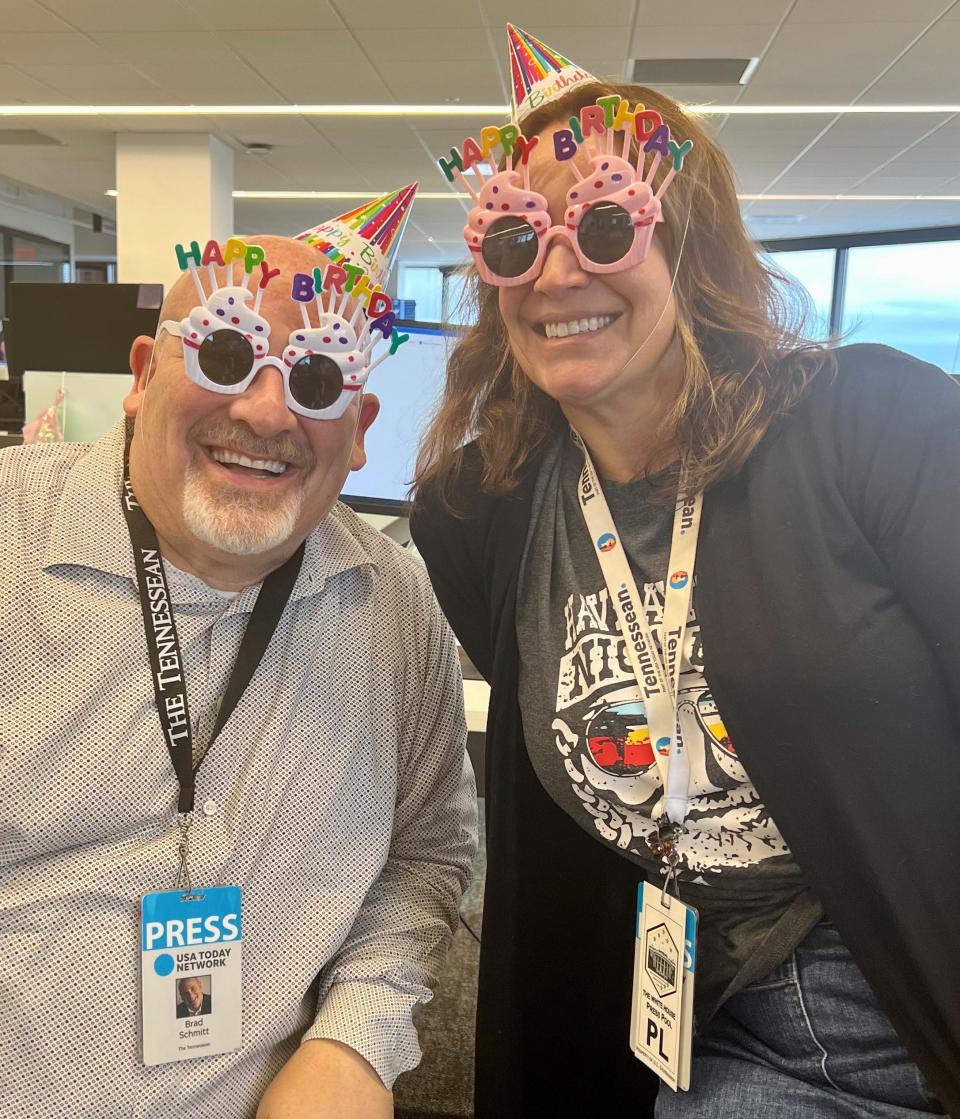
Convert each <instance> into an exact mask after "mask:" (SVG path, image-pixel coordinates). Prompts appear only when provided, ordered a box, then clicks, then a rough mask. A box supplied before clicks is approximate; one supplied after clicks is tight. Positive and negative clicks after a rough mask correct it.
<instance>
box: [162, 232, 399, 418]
mask: <svg viewBox="0 0 960 1119" xmlns="http://www.w3.org/2000/svg"><path fill="white" fill-rule="evenodd" d="M251 247H253V248H255V247H256V246H251ZM228 267H229V273H228V279H229V280H230V283H228V285H226V286H224V287H218V286H216V285H217V277H216V272H215V271H214V269H213V266H212V265H210V266H209V271H210V279H211V284H212V285H213V291H212V292H211V293H210V295H209V296H208V295H206V294H205V293H204V290H203V286H202V284H201V282H200V279H199V276H198V275H197V272H196V269H195V268H191V274H192V275H193V278H194V283H195V285H196V287H197V292H198V294H199V296H200V298H201V301H202V305H201V306H199V307H195V308H194V309H193V310H192V311H191V312H190V314H189V316H187V318H185V319H181V320H180V322H176V321H174V320H172V319H165V320H164V321H163V322H162V323H161V324H160V330H161V331H165V332H166V333H168V334H171V335H173V336H174V337H178V338H180V340H181V342H182V344H183V357H184V367H185V369H186V373H187V377H188V378H189V379H190V380H191V381H192V382H193V383H194V384H196V385H198V386H199V387H200V388H204V389H207V390H208V391H209V392H216V393H222V394H224V395H227V396H231V395H236V394H239V393H242V392H245V391H246V390H247V389H248V388H249V387H250V385H251V384H252V383H253V380H254V378H255V377H256V376H257V374H258V373H259V372H260V370H261V369H264V368H265V367H267V366H273V367H275V368H279V369H280V372H281V374H282V376H283V386H284V399H285V400H286V404H287V407H288V408H289V409H290V411H291V412H295V413H296V414H297V415H300V416H304V417H306V418H307V419H311V420H336V419H339V418H340V417H341V416H342V415H343V414H344V412H345V411H346V410H347V408H348V407H349V406H350V402H351V400H352V399H354V394H355V393H358V392H360V391H361V389H362V388H363V386H364V384H365V383H366V380H367V378H368V377H369V375H370V373H371V372H372V371H373V370H374V369H375V368H376V367H377V365H379V364H380V362H381V361H383V359H384V358H385V357H387V356H388V354H387V353H384V354H382V355H381V356H380V357H379V358H377V360H376V361H374V362H372V363H371V362H370V355H371V351H372V350H373V347H374V346H375V345H376V343H377V342H378V341H379V340H380V339H379V338H376V337H375V336H374V337H371V336H370V335H371V332H370V330H369V329H368V323H367V320H366V317H365V315H364V310H363V304H362V303H361V302H360V301H359V300H354V299H352V297H351V296H350V295H349V293H347V292H344V293H343V294H342V295H340V296H338V295H337V293H335V292H334V293H331V294H329V295H328V296H327V298H328V301H329V304H330V306H329V309H327V308H325V307H324V304H323V298H324V296H323V293H322V292H320V291H317V293H316V296H315V298H314V300H313V302H314V303H315V304H316V310H317V317H318V320H319V321H318V324H317V326H313V325H312V324H311V322H310V315H309V312H308V310H307V304H306V303H305V302H304V301H303V300H302V299H298V300H297V302H298V303H299V305H300V312H301V316H302V318H303V327H302V329H298V330H294V331H291V333H290V336H289V338H288V340H287V345H286V346H285V348H284V350H283V354H282V355H281V356H280V357H279V358H278V357H276V356H271V355H270V354H269V353H268V350H269V338H270V323H269V322H268V321H267V320H266V319H265V318H263V317H262V316H261V315H260V314H259V310H260V302H261V300H262V298H263V292H264V290H265V288H266V286H267V283H269V282H270V279H272V278H273V276H275V275H277V273H276V272H273V273H272V274H271V273H270V271H269V269H268V268H266V267H265V268H264V269H263V273H262V276H261V279H260V280H259V282H258V283H257V292H256V296H255V297H254V295H253V293H252V292H251V291H250V290H249V288H248V287H247V286H246V283H244V284H240V285H234V284H233V283H232V281H233V264H232V263H231V264H230V265H229V266H228ZM251 275H253V273H251ZM248 282H249V277H248V280H247V283H248ZM251 299H252V300H254V303H253V307H252V308H251V307H249V306H247V304H248V303H249V302H250V300H251ZM351 302H353V303H354V304H355V305H354V306H353V307H352V308H351V307H349V306H348V304H350V303H351Z"/></svg>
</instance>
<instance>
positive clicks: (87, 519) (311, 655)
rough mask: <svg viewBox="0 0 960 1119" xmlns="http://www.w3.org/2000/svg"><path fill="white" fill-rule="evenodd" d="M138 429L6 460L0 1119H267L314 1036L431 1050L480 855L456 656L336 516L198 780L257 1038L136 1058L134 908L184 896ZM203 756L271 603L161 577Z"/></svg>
mask: <svg viewBox="0 0 960 1119" xmlns="http://www.w3.org/2000/svg"><path fill="white" fill-rule="evenodd" d="M122 447H123V425H122V424H120V425H118V426H117V427H116V428H115V429H114V430H113V431H112V432H111V433H110V434H109V435H107V436H105V437H104V438H103V439H102V440H101V441H100V442H98V443H96V444H94V445H93V446H82V445H78V444H61V445H57V446H30V447H23V448H14V449H11V450H7V451H4V452H2V453H0V1114H2V1115H3V1117H4V1119H19V1117H21V1116H23V1117H29V1119H37V1117H39V1116H57V1117H58V1119H59V1117H60V1116H70V1117H71V1119H81V1117H84V1116H91V1117H92V1116H97V1117H101V1116H102V1117H107V1116H109V1117H110V1119H114V1117H118V1116H138V1117H140V1116H178V1117H180V1116H224V1117H229V1119H235V1117H240V1116H244V1115H252V1114H253V1112H254V1110H255V1109H256V1104H257V1101H258V1099H259V1097H260V1095H261V1094H262V1092H263V1090H264V1089H265V1088H266V1086H267V1084H268V1083H269V1081H270V1079H271V1078H272V1077H273V1075H274V1074H275V1073H276V1072H277V1071H278V1070H279V1068H280V1067H281V1066H282V1064H283V1063H284V1062H285V1061H286V1060H287V1058H288V1057H289V1056H290V1055H291V1053H292V1052H293V1051H294V1049H295V1048H296V1046H297V1044H298V1043H299V1041H300V1039H301V1037H305V1038H333V1039H336V1040H338V1041H342V1042H344V1043H346V1044H347V1045H349V1046H351V1047H353V1048H354V1049H356V1050H357V1051H358V1052H360V1053H361V1054H363V1056H364V1057H366V1058H367V1060H369V1061H370V1063H371V1064H372V1065H373V1067H374V1068H375V1069H376V1070H377V1072H378V1073H379V1074H380V1076H381V1077H382V1079H383V1080H384V1082H385V1083H386V1084H387V1085H388V1086H390V1085H391V1084H392V1083H393V1080H394V1079H395V1077H396V1076H397V1075H398V1074H399V1073H400V1072H402V1071H404V1070H406V1069H409V1068H412V1067H413V1066H414V1065H415V1064H416V1063H417V1061H418V1059H419V1048H418V1045H417V1040H416V1032H415V1030H414V1028H413V1026H412V1024H411V1017H410V1016H411V1011H412V1010H413V1008H414V1007H415V1006H416V1005H417V1003H418V1002H422V1001H424V1000H425V999H427V998H428V997H429V986H430V984H431V982H432V981H433V977H434V976H435V975H436V971H437V967H438V964H439V963H440V961H441V959H442V957H443V954H444V952H445V949H446V945H447V942H448V940H449V937H450V933H451V929H452V928H453V927H455V923H456V920H457V905H458V901H459V897H460V893H461V891H462V889H463V887H464V884H465V880H466V877H467V873H468V868H469V865H470V862H471V860H472V857H473V854H474V850H475V826H476V807H475V796H474V785H473V777H472V774H471V772H470V769H469V764H468V763H467V762H466V761H465V757H464V741H465V737H466V732H465V727H464V720H463V698H462V690H461V684H460V676H459V664H458V660H457V655H456V648H455V645H454V642H453V640H452V638H451V635H450V632H449V630H448V628H447V626H446V623H445V622H444V620H443V617H442V615H441V614H440V611H439V609H438V607H437V605H436V602H435V600H434V598H433V594H432V592H431V590H430V585H429V583H428V581H427V578H426V575H425V573H424V572H423V570H422V569H421V568H420V567H419V565H418V564H417V563H416V562H415V561H413V560H412V559H411V558H410V557H409V556H407V555H406V554H405V553H404V552H403V551H402V550H401V549H399V548H397V547H396V546H395V545H394V544H393V543H391V542H390V541H389V540H387V539H386V538H384V537H383V536H381V535H380V534H379V533H376V532H374V531H373V530H372V529H370V528H369V527H368V526H366V525H365V524H364V523H363V522H362V521H360V520H359V518H357V517H356V516H355V515H354V514H353V513H352V512H351V511H350V510H349V509H347V508H345V507H344V506H342V505H337V506H336V507H335V508H334V509H333V511H332V512H331V513H330V514H329V516H327V517H326V518H325V519H324V521H323V522H322V523H321V524H320V525H319V526H318V527H317V528H316V529H315V530H314V531H313V533H311V535H310V536H309V538H308V540H307V545H306V554H305V557H304V562H303V567H302V569H301V571H300V575H299V577H298V579H297V582H296V585H295V587H294V590H293V594H292V596H291V599H290V602H289V603H288V605H287V608H286V610H285V611H284V614H283V616H282V618H281V620H280V623H279V625H278V627H277V631H276V633H275V634H274V636H273V640H272V641H271V644H270V646H269V648H268V650H267V652H266V654H265V656H264V659H263V661H262V663H261V664H260V666H259V668H258V669H257V672H256V675H255V676H254V678H253V680H252V681H251V683H250V684H249V686H248V687H247V690H246V692H245V694H244V696H243V697H242V699H241V700H240V703H239V704H238V706H237V708H236V709H235V711H234V712H233V714H232V715H231V717H230V719H229V721H228V722H227V724H226V726H225V727H224V729H223V731H222V732H221V733H220V735H219V737H218V738H217V740H216V742H215V743H214V745H213V746H212V748H211V749H210V751H209V753H208V754H207V755H206V756H205V757H204V758H203V764H202V765H201V767H200V771H199V774H198V778H197V790H196V804H197V812H196V813H195V817H194V821H193V825H192V828H191V845H192V856H191V870H192V873H193V880H194V882H195V884H196V885H197V886H200V887H202V886H204V885H206V886H213V885H239V886H241V887H242V889H243V892H244V902H243V905H244V914H243V920H244V947H243V979H244V992H243V1019H244V1020H243V1047H242V1049H240V1050H239V1051H238V1052H235V1053H231V1054H224V1055H221V1056H212V1057H206V1058H201V1059H198V1060H192V1061H185V1062H180V1063H177V1064H170V1065H160V1066H157V1067H153V1068H146V1067H144V1066H143V1065H142V1064H141V1063H140V1060H139V1040H138V1021H139V994H138V991H139V962H138V960H139V956H138V952H139V941H138V927H139V926H138V902H139V898H140V897H141V895H143V894H144V893H148V892H152V891H154V890H162V889H170V888H172V887H173V885H174V877H175V870H176V843H175V835H176V831H175V808H176V796H177V782H176V778H175V776H174V773H173V768H172V765H171V761H170V756H169V754H168V752H167V748H166V745H165V742H164V739H163V737H162V732H161V729H160V723H159V720H158V718H157V712H156V707H155V699H154V691H153V686H152V682H151V675H150V665H149V661H148V658H147V650H146V646H145V642H144V634H143V621H142V615H141V612H140V603H139V599H138V596H137V592H136V584H135V573H134V566H133V556H132V550H131V545H130V539H129V536H128V534H127V529H126V524H125V522H124V520H123V515H122V513H121V509H120V496H119V495H120V482H121V468H122V461H121V460H122ZM167 577H168V580H169V583H170V591H171V597H172V600H173V605H174V610H175V616H176V621H177V628H178V631H179V636H180V643H181V649H182V653H183V659H184V664H185V668H186V683H187V691H188V698H189V703H190V713H191V718H192V721H193V723H194V735H195V742H196V745H197V749H198V751H200V752H202V751H203V750H204V749H205V746H206V742H207V739H208V737H209V734H210V732H211V730H212V728H213V723H214V720H215V717H216V710H217V705H218V703H219V701H220V699H221V697H222V695H223V692H224V688H225V685H226V681H227V680H228V678H229V675H230V671H231V669H232V667H233V662H234V658H235V656H236V653H237V649H238V647H239V644H240V640H241V637H242V635H243V630H244V627H245V625H246V623H247V621H248V619H249V616H250V612H251V610H252V608H253V605H254V602H255V601H256V596H257V593H258V588H257V587H249V588H247V589H246V590H244V591H242V592H241V593H240V594H238V595H226V594H224V593H222V592H218V591H215V590H212V589H211V588H209V587H207V586H206V585H205V584H204V583H203V582H201V581H200V580H199V579H197V578H195V577H193V576H190V575H186V574H184V573H183V572H179V571H177V570H176V569H175V568H173V567H171V566H169V565H168V566H167Z"/></svg>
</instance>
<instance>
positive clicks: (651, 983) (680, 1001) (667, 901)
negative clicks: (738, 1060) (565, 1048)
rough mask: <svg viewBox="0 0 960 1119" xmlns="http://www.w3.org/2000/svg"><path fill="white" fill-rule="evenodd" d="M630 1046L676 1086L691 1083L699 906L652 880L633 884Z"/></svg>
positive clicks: (649, 1065)
mask: <svg viewBox="0 0 960 1119" xmlns="http://www.w3.org/2000/svg"><path fill="white" fill-rule="evenodd" d="M636 938H637V939H636V947H635V951H634V958H633V999H632V1009H631V1016H630V1048H631V1049H632V1050H633V1054H634V1056H635V1057H637V1058H638V1059H639V1060H641V1061H643V1063H644V1064H645V1065H646V1066H647V1067H648V1068H651V1069H653V1071H654V1072H655V1073H656V1074H657V1076H659V1077H660V1079H661V1080H662V1081H663V1082H664V1083H665V1084H669V1085H670V1087H671V1088H673V1090H674V1091H676V1090H677V1088H679V1089H680V1090H681V1091H684V1092H686V1091H688V1090H689V1088H690V1058H691V1048H692V1041H693V983H694V976H695V973H696V957H697V911H696V910H695V909H694V908H693V907H692V906H689V905H684V904H683V902H682V901H680V899H679V898H676V897H670V896H667V897H666V898H664V897H663V891H662V890H661V888H660V887H659V886H658V885H656V884H655V883H650V882H644V883H642V884H641V886H640V887H639V888H638V890H637V927H636Z"/></svg>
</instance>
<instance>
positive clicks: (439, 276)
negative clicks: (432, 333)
mask: <svg viewBox="0 0 960 1119" xmlns="http://www.w3.org/2000/svg"><path fill="white" fill-rule="evenodd" d="M397 297H398V298H399V299H412V300H414V302H415V303H416V318H417V321H418V322H440V321H441V318H442V316H443V273H442V272H441V271H440V269H439V268H437V266H436V265H427V266H423V265H416V264H403V265H401V266H400V275H399V278H398V280H397Z"/></svg>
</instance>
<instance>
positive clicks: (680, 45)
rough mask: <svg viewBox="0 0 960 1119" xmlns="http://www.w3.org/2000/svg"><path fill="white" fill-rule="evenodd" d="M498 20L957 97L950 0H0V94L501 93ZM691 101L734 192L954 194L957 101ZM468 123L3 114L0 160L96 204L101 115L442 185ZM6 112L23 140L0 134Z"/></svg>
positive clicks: (786, 233)
mask: <svg viewBox="0 0 960 1119" xmlns="http://www.w3.org/2000/svg"><path fill="white" fill-rule="evenodd" d="M507 20H510V21H512V22H515V23H517V24H519V25H520V26H521V27H523V28H524V29H526V30H528V31H530V32H532V33H533V34H534V35H536V36H538V37H539V38H541V39H543V40H544V41H545V42H546V43H548V44H549V45H550V46H552V47H555V48H556V49H558V50H560V51H562V52H563V53H565V54H567V55H568V56H569V57H572V58H574V59H575V60H576V61H577V62H578V63H580V64H582V65H583V66H585V67H586V68H587V69H588V70H590V71H591V72H593V73H594V74H597V75H598V76H600V75H609V76H623V75H624V74H625V72H626V68H627V66H628V60H630V59H633V58H637V57H642V58H716V57H730V58H758V59H759V63H758V64H757V66H756V69H755V70H754V72H753V75H752V77H751V79H750V80H749V82H748V84H747V85H746V86H742V87H737V86H732V87H731V86H689V85H672V86H662V88H664V89H665V91H666V92H668V93H670V94H672V95H673V96H675V97H677V98H679V99H681V100H685V101H695V102H705V101H709V102H714V103H718V104H729V103H734V102H735V103H737V104H738V105H741V106H750V105H768V104H781V105H782V104H786V105H798V106H800V105H811V104H838V105H854V104H857V105H871V104H872V105H890V104H924V105H937V104H940V105H950V104H957V103H960V82H958V79H957V63H956V60H957V59H958V58H960V0H953V2H952V3H951V2H947V0H908V2H906V3H905V2H904V0H670V2H669V3H666V4H663V5H653V4H649V3H641V2H640V0H604V2H603V3H602V4H586V3H583V2H582V0H580V2H578V3H574V2H573V0H512V2H508V0H446V2H445V3H444V2H441V0H404V2H403V3H387V2H386V0H271V2H269V3H263V2H255V0H180V2H177V0H0V103H5V104H11V103H24V104H28V105H33V104H73V103H76V104H88V103H93V104H114V105H116V104H145V105H146V104H190V103H195V104H231V103H232V104H244V105H249V104H253V103H266V104H279V103H292V104H305V103H351V102H363V103H371V102H374V103H383V102H401V103H443V102H446V101H448V100H457V99H459V100H460V101H461V102H463V103H486V104H491V103H494V104H495V103H501V104H503V103H506V102H507V101H508V89H507V85H506V82H507V77H508V75H507V67H506V62H505V35H504V24H505V23H506V21H507ZM708 119H709V120H710V122H711V127H713V128H714V129H715V130H716V132H717V133H718V135H719V137H720V140H721V142H722V144H723V146H724V147H725V148H726V150H727V152H728V154H729V156H730V158H731V160H732V162H733V165H734V168H735V170H736V173H737V177H738V183H739V188H740V190H741V191H742V192H743V193H745V194H777V195H783V194H787V195H794V194H828V195H830V194H852V195H863V194H869V195H891V194H893V195H905V194H906V195H916V194H932V195H951V194H952V195H960V114H948V113H923V114H898V115H869V114H868V115H859V114H858V115H853V114H849V113H846V114H842V115H810V114H804V113H797V114H790V115H786V116H752V115H743V116H741V115H736V116H727V117H714V118H708ZM487 123H490V121H488V120H485V119H480V118H463V117H461V118H440V117H432V118H415V119H412V120H410V121H404V120H397V119H394V120H377V119H366V118H360V119H350V120H347V119H343V118H330V117H309V118H307V117H283V118H270V117H226V116H225V117H220V118H219V119H217V118H213V119H210V118H199V119H198V118H195V117H194V118H184V117H148V118H143V119H138V118H130V117H115V118H109V117H92V118H91V117H87V118H79V119H78V118H67V117H61V118H57V119H46V118H42V119H37V118H32V119H20V118H10V119H6V120H3V121H0V127H2V129H3V133H0V174H3V175H8V176H10V177H12V178H14V179H17V180H19V181H21V182H24V183H27V184H30V185H32V186H35V187H39V188H41V189H44V190H47V191H51V192H53V193H56V194H60V195H65V196H68V197H70V198H72V199H74V200H75V201H76V202H78V203H80V204H81V205H83V206H85V207H89V208H91V209H93V210H96V211H98V212H100V213H102V214H105V215H108V216H109V215H110V214H112V212H113V201H112V199H110V198H107V197H105V194H104V192H105V191H106V190H108V189H110V188H112V187H113V186H114V140H113V134H114V133H115V132H117V131H140V132H142V131H162V132H170V131H193V132H196V131H210V132H214V133H215V134H217V135H219V136H220V137H221V138H222V139H224V140H225V141H226V142H227V143H228V144H230V145H231V146H233V147H234V148H236V149H237V155H236V173H235V187H236V188H237V189H243V190H358V191H359V190H370V191H381V190H387V189H391V188H393V187H395V186H398V185H401V184H403V183H405V182H408V181H410V180H411V179H419V180H420V181H421V184H422V188H423V189H424V190H430V191H442V190H444V189H445V187H446V183H445V180H444V179H443V178H442V176H441V175H440V173H439V171H438V170H437V168H436V164H435V163H434V162H433V157H434V156H436V155H440V154H443V153H444V152H445V151H447V150H448V149H449V148H450V146H451V145H452V144H459V143H460V142H461V140H462V139H463V137H464V136H465V135H467V134H469V133H471V132H473V133H474V134H475V131H476V129H477V128H479V126H480V125H483V124H487ZM18 129H23V130H24V135H23V137H22V139H23V140H24V142H23V143H19V142H11V136H10V135H9V133H10V130H18ZM37 132H39V133H41V134H44V135H46V136H49V137H51V138H52V139H53V140H55V141H56V143H54V144H42V143H38V142H37V138H36V135H35V134H36V133H37ZM28 133H32V134H33V135H28ZM12 139H13V141H17V139H18V137H17V136H13V137H12ZM251 143H265V144H270V145H272V151H270V152H269V154H262V155H255V154H250V153H248V152H247V151H246V147H245V146H246V145H248V144H251ZM358 202H359V200H358V201H357V202H351V201H349V200H346V201H343V202H339V201H333V202H331V201H318V200H310V201H302V200H297V201H274V200H271V201H248V200H242V199H238V200H237V202H236V226H237V229H238V231H240V232H247V233H250V232H260V233H264V232H277V233H292V232H296V231H298V230H300V229H302V228H305V227H306V226H309V225H314V224H316V223H317V222H319V221H321V220H322V219H323V218H325V217H328V216H331V215H333V214H336V213H338V212H341V211H343V210H346V209H349V208H351V207H352V206H353V205H357V204H358ZM744 212H745V214H746V216H747V221H748V223H749V226H750V228H751V230H752V231H753V233H754V234H755V235H756V236H757V237H758V238H764V239H769V238H784V237H805V236H816V235H820V234H829V233H840V232H843V233H846V232H859V231H871V230H884V229H900V228H912V227H920V226H931V225H955V224H960V202H955V201H946V200H945V201H943V202H940V201H932V202H931V201H894V202H891V201H830V202H824V201H809V200H807V201H802V200H786V201H777V200H770V201H758V202H746V201H745V202H744ZM463 213H464V210H463V208H462V206H461V204H460V203H459V202H457V201H456V200H450V199H447V198H444V199H441V200H436V201H431V200H420V201H418V202H417V204H416V207H415V211H414V215H413V219H412V222H411V225H410V227H409V228H408V232H407V235H406V239H405V243H404V246H403V257H404V258H405V259H407V260H410V261H422V262H424V263H428V262H436V263H444V262H448V261H454V260H458V259H460V258H461V257H462V255H463V254H462V243H461V241H460V237H459V231H460V229H461V227H462V225H463Z"/></svg>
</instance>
